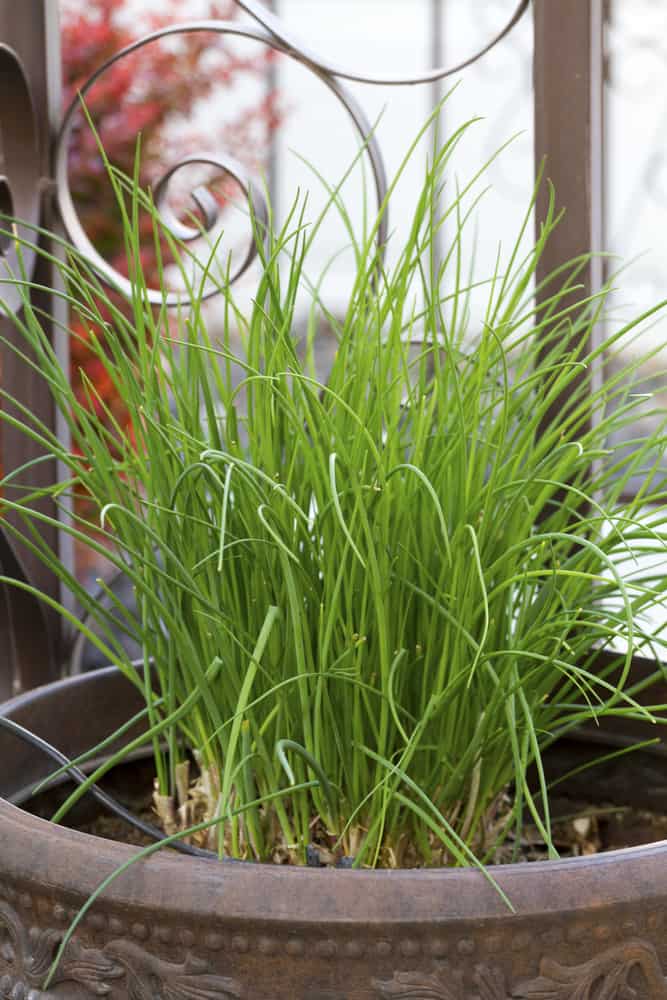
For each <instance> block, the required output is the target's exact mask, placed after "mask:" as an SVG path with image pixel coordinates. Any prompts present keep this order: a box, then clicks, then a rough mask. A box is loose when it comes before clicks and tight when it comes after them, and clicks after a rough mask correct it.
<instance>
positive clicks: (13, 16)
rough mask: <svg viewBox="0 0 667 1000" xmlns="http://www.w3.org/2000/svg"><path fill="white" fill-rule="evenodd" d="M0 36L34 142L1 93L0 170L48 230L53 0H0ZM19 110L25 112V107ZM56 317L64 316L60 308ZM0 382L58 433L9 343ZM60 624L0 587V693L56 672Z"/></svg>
mask: <svg viewBox="0 0 667 1000" xmlns="http://www.w3.org/2000/svg"><path fill="white" fill-rule="evenodd" d="M0 41H2V43H3V44H4V45H5V46H7V47H9V49H10V50H11V51H12V52H13V53H14V54H15V58H16V60H17V61H18V62H20V64H21V66H22V67H23V70H24V73H25V77H26V80H27V84H28V86H29V90H30V93H31V102H30V103H31V104H32V109H33V121H34V129H35V135H36V145H35V147H34V148H31V147H28V148H25V144H23V145H18V146H12V144H11V142H10V139H9V136H10V131H11V130H15V129H18V128H21V129H22V131H24V129H25V122H19V121H18V120H17V119H16V118H14V119H13V120H12V114H11V113H12V105H11V95H6V94H3V95H1V96H0V133H2V135H4V146H5V147H6V148H7V147H9V149H10V155H9V156H6V157H5V160H6V162H4V164H3V166H2V171H0V172H2V174H3V175H4V176H5V184H6V185H7V190H9V191H10V192H11V191H12V190H17V189H18V188H19V187H20V186H21V185H22V183H23V178H24V176H25V175H26V174H28V175H29V174H30V173H31V171H32V172H33V173H34V180H35V184H36V189H35V192H34V195H35V200H36V216H37V218H38V219H39V221H40V223H41V225H42V226H44V227H45V228H47V229H50V230H53V229H54V228H57V225H58V222H57V218H56V216H55V214H54V212H53V208H52V202H51V198H50V196H49V194H50V192H49V188H50V178H51V177H52V160H51V147H52V141H53V138H54V136H55V134H56V131H57V127H58V122H59V118H60V112H61V90H60V81H61V73H60V32H59V26H58V5H57V4H56V3H53V2H51V0H47V2H44V0H23V2H22V3H20V4H16V3H13V2H10V0H0ZM25 113H28V112H27V109H26V112H25ZM2 146H3V140H2V138H1V137H0V148H1V147H2ZM40 242H41V245H42V246H43V247H44V248H45V249H48V250H50V251H51V250H53V249H54V248H53V246H50V245H49V243H48V242H47V241H46V240H45V239H42V240H41V241H40ZM34 278H35V281H36V283H38V284H40V285H42V286H44V287H45V288H52V287H54V284H55V282H56V281H57V276H56V273H55V269H54V268H53V267H52V266H50V265H49V264H48V262H47V261H46V260H45V259H43V258H40V259H38V260H37V261H36V264H35V271H34ZM33 306H34V307H35V308H36V309H41V310H44V314H45V315H53V313H54V310H55V313H56V317H55V318H56V319H58V318H59V317H58V310H59V307H58V306H57V304H56V303H55V302H54V299H53V297H52V296H51V295H49V294H48V293H47V292H39V293H35V294H34V297H33ZM60 319H64V317H63V316H62V312H60ZM0 334H1V335H2V336H3V337H6V338H7V339H8V340H9V341H10V342H14V341H15V340H16V339H17V337H18V334H17V331H16V330H15V328H14V326H13V324H12V323H11V322H10V321H9V320H8V319H5V318H0ZM52 338H53V342H54V345H55V346H56V349H57V350H58V352H59V354H60V355H61V357H62V359H63V362H64V363H66V349H67V347H66V341H65V340H64V338H63V336H62V335H60V336H58V335H56V334H53V333H52ZM2 384H3V386H4V387H7V388H8V389H9V390H10V391H13V392H14V393H15V395H16V396H17V397H18V398H19V400H20V402H21V403H22V404H23V405H24V406H26V407H28V408H29V409H30V411H31V412H32V413H34V414H35V415H36V416H37V417H38V418H39V419H40V420H42V421H43V422H44V423H45V424H46V426H47V427H49V428H52V429H54V430H56V431H57V432H58V433H60V435H61V437H63V436H64V429H63V428H62V427H60V426H59V425H58V422H57V419H56V415H55V412H54V407H53V404H52V401H51V399H50V396H49V394H48V392H46V391H45V387H44V384H43V382H42V380H41V378H40V375H39V373H38V372H37V371H36V370H35V369H34V368H31V367H30V366H29V365H28V364H26V363H24V362H23V361H21V359H20V358H19V357H18V356H17V355H16V354H15V352H13V351H9V350H8V351H3V353H2ZM3 405H7V404H3ZM8 408H10V407H8ZM2 448H3V462H4V467H5V469H18V468H20V467H21V466H23V465H24V464H25V463H26V462H29V461H30V460H32V459H36V458H37V457H38V456H39V454H40V451H39V447H38V446H37V445H36V444H35V443H34V442H32V441H30V440H28V439H27V438H26V436H25V435H24V434H22V433H21V432H20V431H17V430H14V429H13V428H11V427H10V426H8V425H7V424H5V425H4V426H3V433H2ZM56 475H57V469H56V467H55V464H54V463H53V462H50V461H49V462H43V463H40V464H37V465H33V466H32V467H30V468H29V469H27V470H26V471H24V472H23V473H22V474H21V476H20V477H19V479H18V480H17V484H18V483H20V485H21V486H24V487H28V488H31V489H35V488H37V489H38V488H39V487H40V486H45V485H48V484H49V483H51V482H53V480H54V478H55V476H56ZM41 509H42V510H43V511H44V512H45V513H48V514H49V515H51V516H56V511H55V508H54V507H53V506H52V505H50V504H47V503H43V504H42V505H41ZM3 517H4V519H5V522H6V523H7V522H8V523H9V524H10V525H11V524H12V523H15V524H17V523H18V522H16V520H15V518H14V516H13V515H12V514H11V513H5V514H4V515H3ZM41 530H42V533H43V537H44V538H45V540H46V541H47V542H48V543H49V544H50V545H51V546H52V547H53V548H54V549H55V550H56V551H59V553H60V555H61V556H62V557H63V558H64V560H65V561H66V562H69V561H70V557H69V549H68V539H67V537H66V535H65V533H64V532H58V530H57V528H56V527H55V526H51V525H43V526H42V529H41ZM2 543H3V544H2V548H1V550H0V566H1V567H2V570H3V572H4V573H6V574H7V575H9V576H19V578H20V577H24V578H26V579H27V580H29V581H31V582H32V583H34V584H35V586H37V587H39V588H40V589H42V590H43V591H44V592H45V593H46V594H47V595H48V596H49V597H51V598H53V599H56V600H58V599H60V597H61V588H60V586H59V585H58V583H57V581H56V580H55V578H54V577H53V575H52V574H51V573H50V572H49V571H48V570H47V569H46V567H45V566H44V565H43V564H42V562H41V561H40V560H39V558H38V557H37V556H36V555H34V554H33V553H32V552H30V551H29V550H28V549H27V548H26V547H25V546H23V545H20V544H17V543H15V542H12V541H10V537H8V536H7V535H6V534H5V533H4V532H3V535H2ZM60 627H61V623H60V619H59V617H58V615H56V614H55V612H51V611H48V610H46V609H45V605H44V604H42V603H41V602H39V601H37V600H36V599H33V598H32V597H31V595H30V594H28V593H27V592H26V591H21V590H19V589H16V588H14V587H11V588H6V587H5V588H3V589H2V593H1V599H0V642H1V643H2V646H3V653H5V652H6V651H8V652H9V654H10V655H9V656H6V655H3V658H2V663H1V665H0V695H4V694H6V693H7V692H8V691H9V690H14V691H17V690H22V689H25V688H29V687H33V686H35V685H36V684H39V683H44V682H45V681H48V680H50V679H53V678H55V677H57V676H58V665H57V654H58V646H59V640H60ZM8 671H9V672H8Z"/></svg>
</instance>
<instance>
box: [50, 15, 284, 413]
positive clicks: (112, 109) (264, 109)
mask: <svg viewBox="0 0 667 1000" xmlns="http://www.w3.org/2000/svg"><path fill="white" fill-rule="evenodd" d="M189 7H190V10H191V5H190V4H188V2H187V0H164V2H163V3H162V4H161V13H160V14H159V15H156V14H147V13H139V14H137V10H138V8H137V5H136V4H132V5H131V4H129V3H127V2H126V0H87V2H86V3H85V4H84V3H82V2H81V0H61V24H62V28H61V32H62V63H63V88H64V101H65V106H68V105H69V103H70V102H71V101H72V100H73V99H75V98H76V96H77V92H78V90H79V88H80V87H81V86H82V85H83V84H84V83H85V82H86V81H87V80H88V78H89V77H90V76H91V74H92V73H93V72H94V71H95V70H96V69H97V68H98V67H99V66H100V65H101V64H102V63H103V62H105V60H107V59H109V58H110V57H111V56H112V55H114V54H115V53H117V52H118V51H119V50H120V49H122V48H124V47H125V46H126V45H128V44H130V43H131V42H132V41H134V40H135V39H136V38H137V37H139V36H141V35H142V34H144V33H147V32H149V31H152V30H155V29H158V28H162V27H166V26H168V25H170V24H176V23H179V22H183V21H186V20H187V19H188V17H190V18H191V16H192V15H191V13H190V12H189V10H188V8H189ZM234 8H235V4H234V3H233V2H230V0H224V2H219V0H218V2H216V0H208V2H207V3H206V4H205V10H204V11H203V13H201V15H200V17H198V20H200V19H201V20H208V19H216V18H221V19H225V20H230V19H232V18H233V17H234ZM198 13H199V12H198ZM271 58H272V54H271V52H270V51H268V50H267V51H266V52H264V51H262V52H259V53H257V52H253V55H252V56H251V57H243V56H240V55H239V54H238V51H234V49H233V47H232V46H230V44H229V43H227V42H226V41H225V40H224V38H223V36H220V35H216V34H212V33H208V32H194V33H191V34H185V33H184V34H179V35H178V36H172V37H170V38H166V39H161V40H158V41H156V42H153V43H151V44H150V45H147V46H145V47H144V48H142V49H141V50H139V51H137V52H135V53H132V54H130V55H128V56H125V57H124V58H122V59H120V60H119V61H118V62H117V63H115V64H114V65H113V66H112V67H111V68H110V69H109V70H108V71H107V72H105V73H104V74H103V75H102V77H101V78H100V80H99V82H97V83H96V84H95V85H94V86H93V88H92V89H91V90H90V91H89V92H88V94H87V96H86V107H87V113H88V114H89V116H90V118H91V120H92V122H93V124H94V126H95V129H96V131H97V133H98V135H99V137H100V140H101V142H102V144H103V146H104V149H105V152H106V154H107V156H108V157H109V159H110V161H111V162H112V163H113V164H114V165H115V166H117V167H119V168H120V169H121V170H122V171H124V172H125V173H126V174H130V175H131V174H132V173H133V170H134V160H135V155H136V148H137V137H138V136H139V134H141V177H140V180H141V183H142V184H143V185H146V184H150V183H152V182H155V181H156V180H157V179H158V178H159V177H160V175H161V174H162V173H163V172H164V170H165V168H166V167H167V165H168V164H173V163H174V162H177V161H178V160H179V159H180V158H181V156H183V155H186V154H187V153H192V152H194V151H195V150H197V149H201V148H204V149H206V150H210V149H213V150H215V149H220V150H225V151H227V152H231V153H232V154H233V155H234V156H235V157H236V158H237V159H239V160H241V161H242V162H244V163H245V164H246V165H248V166H250V167H257V166H259V165H260V164H261V162H262V159H263V155H264V153H265V151H266V149H267V145H268V141H269V138H270V135H271V133H272V131H273V130H274V129H275V128H277V126H278V124H279V122H280V109H279V104H278V100H277V96H276V93H275V91H269V89H268V88H267V87H266V85H265V80H266V76H265V74H266V70H267V67H268V63H269V61H270V59H271ZM248 75H250V77H251V78H254V79H255V85H254V87H251V90H254V91H257V89H258V88H257V85H256V84H257V83H259V84H260V88H259V89H260V96H259V98H258V99H257V98H256V99H255V100H254V103H253V104H252V105H251V106H249V107H244V108H242V109H241V110H240V111H239V112H238V113H237V114H236V117H234V118H232V119H231V120H230V119H229V118H227V119H226V120H225V121H224V122H222V123H220V124H216V123H215V122H213V123H212V124H211V122H210V121H209V120H207V122H206V135H205V137H204V136H201V135H200V134H199V133H198V130H197V128H196V126H193V125H191V124H189V119H191V118H192V116H193V115H194V114H195V113H196V112H197V111H198V110H200V109H201V107H202V104H204V102H206V100H207V99H208V100H211V99H212V98H213V97H215V96H217V95H218V94H219V93H220V92H221V90H222V89H223V88H224V89H227V90H228V89H229V88H230V87H232V86H234V85H235V84H237V82H239V81H240V80H241V78H242V77H244V76H245V77H246V80H247V78H248ZM237 99H238V98H237ZM231 103H233V101H232V102H231ZM69 175H70V185H71V189H72V193H73V195H74V199H75V203H76V206H77V210H78V212H79V217H80V219H81V222H82V225H83V227H84V229H85V231H86V233H87V234H88V236H89V238H90V239H91V241H92V242H93V244H94V245H95V247H96V249H97V250H98V251H99V252H100V253H101V254H102V255H103V256H104V257H105V258H106V259H107V260H108V261H109V262H110V263H111V264H112V265H113V266H114V267H115V268H117V269H118V270H119V271H120V272H121V273H127V265H126V261H125V259H124V253H123V241H122V231H121V227H120V222H119V213H118V209H117V206H116V204H115V200H114V195H113V191H112V189H111V186H110V184H109V182H108V178H107V176H106V172H105V168H104V165H103V163H102V159H101V157H100V153H99V149H98V147H97V140H96V139H95V136H94V134H93V132H92V131H91V129H90V128H89V127H88V125H87V123H86V121H85V119H84V116H83V114H82V115H81V116H80V121H79V124H78V126H77V127H76V129H75V132H74V135H73V140H72V144H71V147H70V155H69ZM142 226H143V227H144V228H143V235H144V237H145V241H144V245H143V248H142V265H143V269H144V274H145V277H146V280H147V283H148V284H150V285H156V284H158V267H157V257H156V252H155V248H154V245H153V234H152V226H151V220H150V217H149V216H146V218H145V219H144V220H143V223H142ZM72 332H73V333H74V334H75V336H74V337H73V338H72V341H71V363H72V380H73V384H74V386H75V388H76V390H77V394H78V396H79V398H80V399H81V400H82V401H83V400H84V398H88V405H95V406H96V408H98V410H99V412H100V413H101V412H102V404H104V405H105V406H108V407H109V410H110V412H111V413H112V414H113V415H114V417H115V419H116V420H118V421H119V422H120V424H121V426H123V425H124V424H125V423H126V416H125V414H124V413H123V412H122V407H121V406H120V404H119V401H118V399H117V398H116V396H115V394H114V390H113V386H112V385H111V383H110V381H109V379H108V378H105V376H104V371H103V366H102V364H101V363H100V362H99V360H97V359H96V358H95V357H94V356H93V355H92V353H91V352H90V350H89V349H88V347H87V343H88V338H89V332H88V331H87V330H86V329H85V328H84V327H83V325H82V324H81V323H78V322H77V321H76V320H75V319H74V318H73V320H72ZM95 333H96V335H98V336H99V334H100V331H99V330H98V331H95ZM82 372H85V374H86V375H87V376H88V378H90V379H91V381H92V382H93V384H94V385H95V388H96V391H97V393H98V394H99V397H100V400H101V402H100V403H99V404H97V403H91V402H90V397H89V396H88V397H84V391H83V382H82V377H81V373H82Z"/></svg>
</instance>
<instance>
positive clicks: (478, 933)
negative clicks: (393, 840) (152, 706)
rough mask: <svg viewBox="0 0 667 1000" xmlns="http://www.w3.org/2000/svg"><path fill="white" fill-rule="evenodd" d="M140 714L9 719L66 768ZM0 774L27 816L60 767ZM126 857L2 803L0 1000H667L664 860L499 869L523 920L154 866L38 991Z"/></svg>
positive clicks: (395, 875)
mask: <svg viewBox="0 0 667 1000" xmlns="http://www.w3.org/2000/svg"><path fill="white" fill-rule="evenodd" d="M136 708H137V704H136V695H135V694H134V693H133V691H132V689H131V688H130V686H129V685H128V684H127V682H126V681H124V680H123V679H122V678H121V677H120V676H119V675H118V674H117V673H116V672H115V671H113V670H104V671H101V672H99V673H96V674H89V675H86V676H83V677H80V678H74V679H71V680H67V681H62V682H60V683H57V684H53V685H49V686H48V687H44V688H41V689H38V690H36V691H33V692H31V693H29V694H27V695H23V696H21V697H20V698H17V699H15V700H14V701H12V702H10V703H8V704H7V705H5V706H4V709H0V711H3V713H4V714H9V715H10V716H11V717H12V718H14V719H16V720H17V721H20V722H22V723H23V724H25V725H27V726H29V727H30V728H32V729H34V730H35V731H37V732H38V733H40V734H41V735H43V736H45V737H46V738H47V739H51V740H52V741H53V742H54V743H56V744H58V745H59V746H60V747H61V748H62V749H63V750H64V752H65V753H68V754H69V755H72V756H73V755H75V754H77V753H78V752H80V751H81V750H82V749H84V748H86V747H88V746H90V745H91V744H92V743H94V742H96V741H98V740H99V739H100V738H101V737H102V736H103V735H105V734H107V733H109V732H112V731H113V729H114V728H115V727H117V726H118V725H119V724H120V722H121V721H123V720H124V719H126V718H127V717H128V716H129V714H130V713H133V712H134V711H136ZM0 759H1V760H2V762H3V765H4V766H3V768H2V774H0V794H2V795H3V796H4V798H5V799H6V800H7V799H13V800H14V801H22V800H23V799H24V798H25V796H26V793H27V789H28V788H29V786H30V784H31V783H32V782H33V781H35V780H36V779H37V778H39V777H41V776H42V775H43V774H45V773H46V772H47V771H48V770H49V768H50V766H51V765H50V764H49V762H48V761H45V760H44V759H42V758H41V757H38V756H37V755H36V753H34V752H33V751H31V750H30V748H28V747H26V746H24V745H23V744H22V743H21V742H19V741H18V740H17V739H16V738H15V737H13V736H10V735H9V734H8V733H6V732H2V731H0ZM661 766H662V765H661ZM659 776H660V768H659V767H658V768H657V769H656V770H655V773H654V778H655V777H658V778H659ZM588 780H589V783H590V779H588ZM646 780H653V778H650V779H646ZM663 784H664V783H663ZM662 794H663V795H664V788H663V790H662ZM132 852H133V849H132V848H130V847H127V846H124V845H121V844H116V843H113V842H111V841H106V840H101V839H98V838H96V837H91V836H88V835H86V834H83V833H79V832H77V831H74V830H69V829H64V828H61V827H56V826H51V825H50V824H48V823H47V822H46V821H44V820H42V819H38V818H36V817H35V816H32V815H29V814H28V813H27V812H25V811H24V810H22V809H21V808H18V807H17V806H16V805H11V804H10V803H9V801H2V800H0V997H2V998H8V1000H9V998H11V1000H27V998H29V1000H38V998H44V997H48V998H51V997H65V998H67V1000H91V998H94V997H100V996H104V997H108V998H109V1000H121V998H123V1000H229V998H232V997H233V998H247V1000H260V998H261V1000H344V998H345V1000H348V998H349V1000H388V998H404V1000H512V998H525V1000H538V998H539V1000H597V998H604V1000H616V998H618V1000H631V998H632V1000H665V998H667V981H666V979H665V972H667V934H666V928H667V844H663V843H660V844H652V845H649V846H647V847H642V848H635V849H631V850H624V851H616V852H613V853H609V854H604V855H598V856H595V857H593V858H581V859H577V860H570V861H559V862H548V863H536V864H531V865H510V866H506V867H503V868H502V869H494V871H493V874H494V877H495V878H497V880H498V882H499V883H500V884H501V885H502V887H503V889H504V890H505V892H506V893H507V894H508V896H509V897H510V898H511V900H512V901H513V903H514V906H515V908H516V914H515V915H511V914H510V913H509V912H508V911H507V909H506V908H505V907H504V905H503V903H502V902H501V900H500V898H499V897H498V895H497V894H496V892H495V891H494V890H493V888H492V887H491V886H490V885H489V884H488V883H487V882H486V881H485V879H484V878H483V876H482V875H481V874H480V873H478V872H477V871H475V870H466V869H460V870H447V871H434V870H431V871H398V872H386V871H379V872H366V871H362V872H357V871H345V870H328V869H322V870H313V869H292V868H278V867H271V866H268V865H267V866H260V865H253V864H224V863H223V864H221V863H218V862H216V861H207V860H199V859H197V860H193V859H191V858H183V857H180V856H177V855H175V854H172V853H166V852H165V853H160V854H158V855H154V856H153V857H152V858H150V859H148V860H147V861H145V862H141V863H139V864H137V865H136V866H134V867H133V868H132V869H131V870H130V871H129V872H128V873H126V874H125V875H123V876H122V877H121V878H119V879H118V880H117V881H116V882H115V883H114V884H113V885H112V886H111V887H110V888H109V889H108V890H107V892H106V893H105V894H104V896H103V898H101V899H100V900H99V901H98V902H97V903H96V904H95V906H94V908H93V909H92V910H91V912H90V914H89V915H88V917H87V918H86V920H85V922H84V924H83V925H82V926H81V928H80V931H79V932H78V933H77V934H76V936H75V938H74V940H73V941H72V943H71V944H70V946H69V947H68V950H67V952H66V956H65V959H64V960H63V962H62V964H61V966H60V968H59V972H58V975H57V978H56V980H55V982H54V984H53V985H52V986H51V988H50V990H49V991H48V992H47V993H42V992H40V989H41V984H42V983H43V980H44V975H45V973H46V970H47V969H48V967H49V963H50V961H51V959H52V956H53V953H54V949H55V947H56V946H57V944H58V942H59V940H60V937H61V935H62V932H63V929H64V928H65V927H66V926H67V925H68V923H69V921H70V919H71V917H72V916H73V914H74V913H75V912H76V911H77V909H78V907H79V906H80V905H81V903H83V901H84V900H85V899H86V897H87V896H88V894H89V893H90V892H91V891H92V890H93V889H94V888H95V887H96V886H97V885H98V883H99V882H100V881H101V879H102V878H103V877H104V876H106V875H107V874H109V873H110V872H111V871H112V870H113V869H114V868H116V867H117V866H118V865H119V864H120V863H122V862H123V861H124V860H125V859H127V858H128V857H130V856H131V855H132Z"/></svg>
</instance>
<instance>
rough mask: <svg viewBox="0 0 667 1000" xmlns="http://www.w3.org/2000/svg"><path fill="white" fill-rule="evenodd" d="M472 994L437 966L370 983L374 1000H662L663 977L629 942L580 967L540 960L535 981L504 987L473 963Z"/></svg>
mask: <svg viewBox="0 0 667 1000" xmlns="http://www.w3.org/2000/svg"><path fill="white" fill-rule="evenodd" d="M474 983H475V989H474V992H471V991H469V990H466V989H465V988H464V986H463V977H462V975H461V973H460V971H453V970H452V969H451V968H450V966H449V965H448V963H442V964H441V965H440V966H439V967H438V968H437V969H436V970H435V971H433V972H431V973H430V974H426V973H424V972H397V973H396V974H395V975H394V977H393V979H391V980H388V981H381V980H377V979H376V980H374V983H373V985H374V987H375V989H376V991H377V992H376V995H377V998H378V1000H640V998H646V1000H667V979H666V978H665V976H664V974H663V971H662V968H661V966H660V962H659V960H658V956H657V953H656V950H655V948H654V947H653V945H652V944H650V943H649V942H647V941H640V940H630V941H627V942H625V943H624V944H620V945H616V946H614V947H613V948H609V949H607V950H606V951H604V952H601V953H600V954H599V955H596V956H595V958H592V959H590V960H589V961H588V962H584V963H583V964H581V965H561V964H560V963H558V962H556V961H554V960H553V959H551V958H543V959H542V961H541V963H540V975H539V976H538V977H537V978H536V979H531V980H527V981H525V982H520V983H517V984H515V985H514V986H512V987H508V985H507V983H506V980H505V976H504V973H503V972H502V970H501V969H499V968H498V967H497V966H490V965H477V966H476V968H475V972H474Z"/></svg>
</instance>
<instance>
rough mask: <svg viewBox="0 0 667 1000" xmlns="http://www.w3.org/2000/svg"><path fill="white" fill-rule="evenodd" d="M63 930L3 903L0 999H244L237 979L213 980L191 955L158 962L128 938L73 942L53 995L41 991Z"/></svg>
mask: <svg viewBox="0 0 667 1000" xmlns="http://www.w3.org/2000/svg"><path fill="white" fill-rule="evenodd" d="M62 939H63V932H62V931H61V930H51V929H48V928H47V929H43V928H41V927H30V928H28V927H26V926H25V925H24V924H23V923H22V921H21V919H20V917H19V915H18V914H17V913H16V911H15V910H14V909H13V907H11V906H10V905H9V904H8V903H5V902H0V1000H57V998H63V997H71V995H72V994H71V992H70V991H71V988H72V984H76V986H77V987H78V990H77V996H82V997H86V998H88V997H90V998H92V997H104V996H109V995H113V992H114V987H115V986H117V987H118V989H122V995H123V996H126V997H128V998H129V1000H193V998H195V997H196V998H197V1000H239V998H240V997H241V988H240V986H239V985H238V983H236V982H234V980H232V979H227V978H225V977H222V976H217V975H213V974H211V973H210V972H209V971H208V966H207V963H206V962H203V961H201V960H200V959H197V958H195V957H194V956H193V955H191V954H189V955H188V956H187V958H186V960H185V962H182V963H176V962H166V961H163V960H162V959H159V958H156V957H155V956H154V955H151V954H150V953H149V952H147V951H146V950H145V949H143V948H141V947H140V946H139V945H136V944H134V943H133V942H131V941H127V940H124V939H117V940H113V941H110V942H109V943H108V944H106V945H105V946H104V947H103V948H87V947H85V946H84V945H82V944H80V943H79V942H78V941H77V940H76V939H73V940H72V941H70V943H69V944H68V946H67V948H66V950H65V954H64V955H63V958H62V959H61V961H60V963H59V964H58V967H57V969H56V971H55V974H54V977H53V979H52V981H51V985H50V986H49V989H48V990H43V989H42V986H43V984H44V981H45V979H46V976H47V975H48V972H49V969H50V967H51V963H52V962H53V959H54V957H55V954H56V951H57V949H58V946H59V945H60V942H61V941H62Z"/></svg>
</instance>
